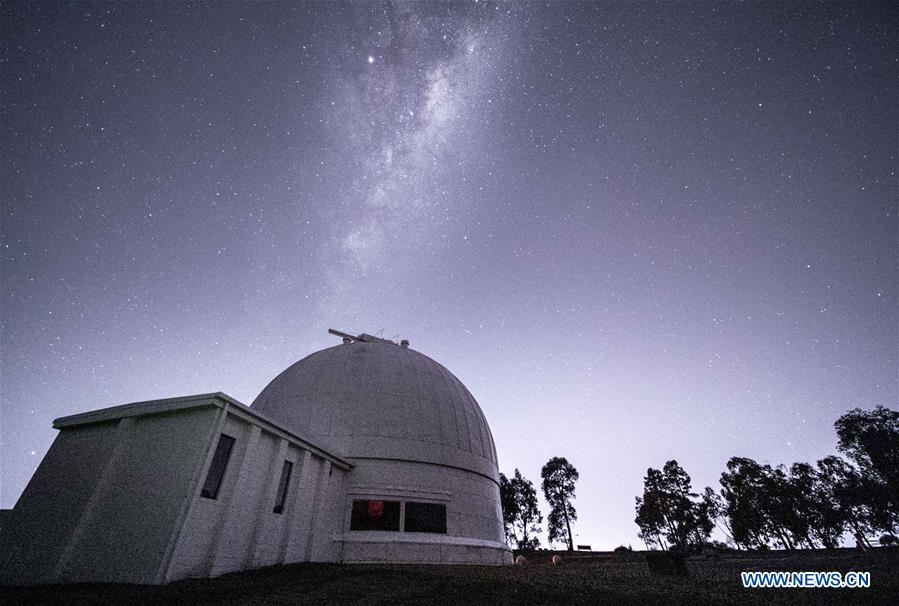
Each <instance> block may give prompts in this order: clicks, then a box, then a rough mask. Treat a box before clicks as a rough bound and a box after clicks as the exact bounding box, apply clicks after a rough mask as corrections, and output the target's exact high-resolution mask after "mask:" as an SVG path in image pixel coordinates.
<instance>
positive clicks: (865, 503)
mask: <svg viewBox="0 0 899 606" xmlns="http://www.w3.org/2000/svg"><path fill="white" fill-rule="evenodd" d="M834 428H835V429H836V434H837V438H838V443H837V450H838V451H839V452H840V454H842V455H843V456H838V455H831V456H827V457H825V458H823V459H821V460H820V461H818V462H817V463H816V464H814V465H812V464H810V463H793V464H792V465H791V466H790V467H789V468H788V467H785V466H784V465H778V466H776V467H772V466H771V465H769V464H767V463H764V464H763V463H759V462H757V461H755V460H753V459H750V458H748V457H732V458H731V459H730V460H729V461H728V462H727V467H726V470H725V471H724V472H723V473H722V474H721V478H720V484H721V488H720V489H719V490H718V491H715V490H714V489H713V488H711V487H706V488H705V490H704V491H703V492H702V493H701V494H698V493H694V492H693V491H692V487H691V480H690V476H689V475H688V474H687V472H686V471H685V470H684V469H683V468H682V467H681V466H680V465H679V464H678V463H677V461H673V460H672V461H668V462H667V463H665V465H664V466H663V467H662V469H652V468H650V469H648V470H647V472H646V476H645V477H644V479H643V484H644V488H643V496H642V497H637V498H636V518H635V520H634V521H635V522H636V524H637V526H638V527H639V529H640V532H639V536H640V538H641V539H643V541H644V542H645V543H646V546H647V548H650V549H653V548H660V549H664V550H677V551H689V550H692V549H695V548H697V547H701V546H702V545H705V544H707V543H709V541H710V535H711V533H712V531H713V530H714V529H715V528H716V527H718V528H720V529H721V530H722V532H723V533H724V534H725V536H726V537H727V543H728V544H730V545H731V546H734V547H737V548H740V549H769V548H772V547H774V548H781V549H797V548H811V549H814V548H818V547H826V548H832V547H837V546H839V545H840V543H841V541H842V538H843V536H844V535H845V534H846V533H849V534H851V535H852V536H853V537H854V538H855V540H856V542H857V544H859V545H860V546H863V547H871V545H872V541H871V538H872V537H875V536H876V535H878V534H882V536H881V539H880V542H881V544H884V545H887V544H896V542H897V540H896V529H897V527H899V412H896V411H894V410H891V409H889V408H885V407H883V406H878V407H876V408H875V409H874V410H870V411H864V410H861V409H858V408H856V409H854V410H851V411H849V412H847V413H846V414H844V415H843V416H841V417H840V418H839V419H837V421H836V423H834Z"/></svg>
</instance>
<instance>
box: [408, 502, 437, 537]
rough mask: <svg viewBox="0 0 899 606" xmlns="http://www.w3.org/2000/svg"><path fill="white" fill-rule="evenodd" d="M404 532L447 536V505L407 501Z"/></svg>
mask: <svg viewBox="0 0 899 606" xmlns="http://www.w3.org/2000/svg"><path fill="white" fill-rule="evenodd" d="M404 530H405V531H406V532H436V533H439V534H446V505H443V504H440V503H414V502H412V501H406V519H405V524H404Z"/></svg>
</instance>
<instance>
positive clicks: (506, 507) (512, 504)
mask: <svg viewBox="0 0 899 606" xmlns="http://www.w3.org/2000/svg"><path fill="white" fill-rule="evenodd" d="M516 471H518V470H516ZM499 502H500V506H501V507H502V509H503V529H504V530H505V531H506V543H509V544H510V545H511V541H515V542H516V543H517V542H518V538H517V537H516V536H515V519H516V518H517V517H518V503H517V501H516V499H515V487H514V486H513V485H512V482H511V481H510V480H509V478H507V477H506V475H505V474H504V473H500V474H499Z"/></svg>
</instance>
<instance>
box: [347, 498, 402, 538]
mask: <svg viewBox="0 0 899 606" xmlns="http://www.w3.org/2000/svg"><path fill="white" fill-rule="evenodd" d="M399 529H400V502H399V501H381V500H360V501H353V515H352V517H351V518H350V530H394V531H398V530H399Z"/></svg>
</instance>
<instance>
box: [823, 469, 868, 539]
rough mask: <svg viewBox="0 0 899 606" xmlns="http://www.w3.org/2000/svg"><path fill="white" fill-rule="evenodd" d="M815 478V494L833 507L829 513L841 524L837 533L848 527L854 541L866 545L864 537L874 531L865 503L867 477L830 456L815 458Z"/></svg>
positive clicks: (866, 503) (866, 500) (866, 501)
mask: <svg viewBox="0 0 899 606" xmlns="http://www.w3.org/2000/svg"><path fill="white" fill-rule="evenodd" d="M818 478H819V481H818V486H817V488H816V491H817V493H818V496H819V498H821V499H824V500H826V501H827V502H828V503H830V507H832V508H833V510H834V511H833V513H832V514H831V515H834V516H835V517H836V520H838V522H839V524H840V525H841V532H842V530H845V529H848V530H850V531H851V532H852V534H853V536H855V538H856V540H857V541H860V542H862V543H864V544H865V545H867V546H868V547H870V546H871V543H870V541H869V540H868V537H869V536H871V535H872V534H874V528H875V526H876V522H875V520H876V516H875V514H874V512H873V509H874V508H872V506H871V504H870V503H869V496H870V490H869V489H868V488H866V484H867V483H868V480H866V479H865V478H863V477H862V476H861V474H860V473H859V471H858V470H857V469H856V468H855V467H853V466H852V465H850V464H849V463H847V462H846V461H845V460H843V459H841V458H840V457H838V456H834V455H831V456H829V457H824V458H823V459H821V460H820V461H818ZM834 524H836V522H834Z"/></svg>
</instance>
